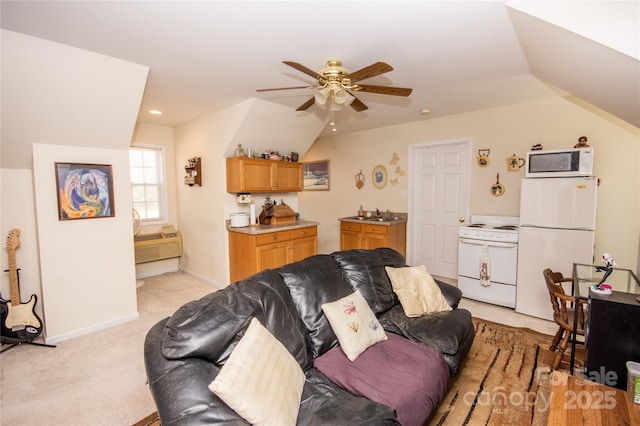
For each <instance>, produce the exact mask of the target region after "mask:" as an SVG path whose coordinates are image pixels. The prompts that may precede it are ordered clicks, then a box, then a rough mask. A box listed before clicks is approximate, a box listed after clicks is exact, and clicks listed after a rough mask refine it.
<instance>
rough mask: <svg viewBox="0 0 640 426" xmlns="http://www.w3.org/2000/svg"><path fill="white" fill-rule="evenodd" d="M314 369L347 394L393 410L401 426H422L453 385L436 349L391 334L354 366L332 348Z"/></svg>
mask: <svg viewBox="0 0 640 426" xmlns="http://www.w3.org/2000/svg"><path fill="white" fill-rule="evenodd" d="M314 366H315V367H316V368H317V369H318V370H320V371H321V372H322V373H323V374H324V375H325V376H327V377H328V378H329V379H330V380H331V381H333V382H334V383H336V384H338V385H339V386H341V387H343V388H344V389H346V390H348V391H349V392H352V393H353V394H355V395H360V396H364V397H365V398H368V399H371V400H372V401H376V402H379V403H380V404H384V405H388V406H389V407H392V408H394V409H395V410H396V413H397V416H398V421H399V422H400V424H402V425H403V426H411V425H423V424H424V422H425V421H426V420H427V419H428V418H429V416H430V415H431V413H432V412H433V410H434V409H435V407H436V406H437V405H438V404H439V403H440V401H441V400H442V397H443V396H444V394H445V392H446V390H447V382H448V380H449V368H448V366H447V364H446V363H445V361H444V359H443V358H442V356H441V355H440V354H439V353H438V352H437V351H436V350H435V349H433V348H430V347H428V346H426V345H424V344H421V343H416V342H412V341H410V340H408V339H405V338H404V337H401V336H398V335H397V334H393V333H389V335H388V339H387V340H385V341H382V342H380V343H378V344H376V345H374V346H372V347H370V348H369V349H368V350H367V351H366V352H364V353H363V354H362V355H360V357H359V358H358V359H357V360H355V361H354V362H351V361H349V360H348V359H347V358H346V356H345V354H344V353H343V352H342V351H341V350H340V349H339V348H334V349H331V350H330V351H328V352H327V353H325V354H323V355H322V356H320V357H318V358H316V359H315V360H314Z"/></svg>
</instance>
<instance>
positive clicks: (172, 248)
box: [133, 226, 182, 264]
mask: <svg viewBox="0 0 640 426" xmlns="http://www.w3.org/2000/svg"><path fill="white" fill-rule="evenodd" d="M133 240H134V243H133V245H134V247H135V258H136V264H138V263H146V262H153V261H156V260H162V259H170V258H172V257H180V256H182V236H181V235H180V232H178V231H176V230H175V229H173V226H165V227H163V228H162V232H159V233H157V234H146V235H136V236H135V237H134V238H133Z"/></svg>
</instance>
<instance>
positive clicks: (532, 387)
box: [428, 318, 553, 426]
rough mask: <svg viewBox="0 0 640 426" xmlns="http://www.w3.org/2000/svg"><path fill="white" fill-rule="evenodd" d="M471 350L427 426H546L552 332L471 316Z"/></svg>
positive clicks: (549, 391)
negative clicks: (472, 334)
mask: <svg viewBox="0 0 640 426" xmlns="http://www.w3.org/2000/svg"><path fill="white" fill-rule="evenodd" d="M473 323H474V325H475V328H476V337H475V340H474V342H473V345H472V346H471V350H470V351H469V354H468V355H467V358H466V360H465V362H464V364H463V366H462V368H461V370H460V372H459V373H458V375H457V376H456V377H454V378H453V379H452V381H451V382H450V384H449V390H448V391H447V394H446V395H445V397H444V399H443V401H442V403H441V404H440V405H439V406H438V409H437V411H436V413H434V415H433V416H432V417H431V419H430V420H429V422H428V426H453V425H455V426H460V425H496V426H497V425H500V426H503V425H517V426H522V425H536V426H537V425H546V424H547V413H548V408H549V398H550V394H551V382H550V372H551V369H550V367H549V366H550V365H551V359H552V356H553V355H552V353H551V352H550V351H549V345H550V343H551V339H552V336H548V335H545V334H541V333H538V332H535V331H533V330H529V329H526V328H514V327H509V326H505V325H502V324H496V323H493V322H489V321H485V320H481V319H476V318H474V320H473Z"/></svg>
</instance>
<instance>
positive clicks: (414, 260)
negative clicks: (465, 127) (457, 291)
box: [407, 139, 471, 278]
mask: <svg viewBox="0 0 640 426" xmlns="http://www.w3.org/2000/svg"><path fill="white" fill-rule="evenodd" d="M470 153H471V140H470V139H458V140H453V141H442V142H436V143H429V144H420V145H413V146H411V147H410V148H409V158H410V168H409V176H410V180H409V194H410V196H409V222H408V245H409V256H408V258H407V259H408V263H409V264H410V265H425V266H426V267H427V269H428V270H429V272H430V273H431V274H432V275H437V276H440V277H446V278H457V276H458V227H459V226H460V225H461V223H462V222H461V221H464V220H466V218H467V217H468V211H469V185H470V182H469V162H470V160H469V159H470V158H471V154H470Z"/></svg>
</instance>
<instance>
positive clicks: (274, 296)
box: [162, 270, 313, 370]
mask: <svg viewBox="0 0 640 426" xmlns="http://www.w3.org/2000/svg"><path fill="white" fill-rule="evenodd" d="M252 317H256V318H257V319H258V320H259V321H260V322H261V323H262V324H264V326H265V328H267V329H268V330H269V332H271V333H272V334H273V335H274V336H275V337H276V338H277V339H278V340H279V341H280V342H281V343H282V344H283V345H284V346H285V347H286V348H287V349H288V350H289V352H290V353H291V354H292V355H293V356H294V357H295V359H296V360H297V361H298V364H300V366H301V367H302V369H303V370H306V369H307V368H309V367H310V366H311V365H312V362H313V361H312V357H311V349H310V345H309V340H308V337H307V331H306V329H305V326H304V324H303V323H302V321H301V320H300V318H299V317H298V312H297V310H296V308H295V306H294V305H293V300H292V299H291V296H290V294H289V291H288V290H287V287H285V285H284V282H283V281H282V277H280V275H279V274H278V273H277V272H276V271H273V270H266V271H263V272H260V273H258V274H255V275H252V276H251V277H249V278H247V279H245V280H244V281H240V282H238V283H236V284H232V285H230V286H228V287H225V288H224V289H222V290H218V291H216V292H215V293H212V294H209V295H207V296H205V297H203V298H201V299H200V300H196V301H193V302H190V303H187V304H186V305H184V306H182V307H181V308H179V309H178V310H177V311H176V312H175V313H174V314H173V315H172V316H171V318H170V319H169V321H168V322H167V324H166V326H165V328H164V337H163V340H162V353H163V355H164V356H165V357H167V358H169V359H180V358H187V357H200V358H204V359H207V360H209V361H211V362H213V363H215V364H217V365H223V364H224V363H225V362H226V360H227V358H228V357H229V355H231V352H232V351H233V349H234V348H235V345H236V344H237V343H238V341H239V340H240V339H241V338H242V336H243V334H244V331H245V330H246V328H247V327H248V325H249V321H250V320H251V318H252Z"/></svg>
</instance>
